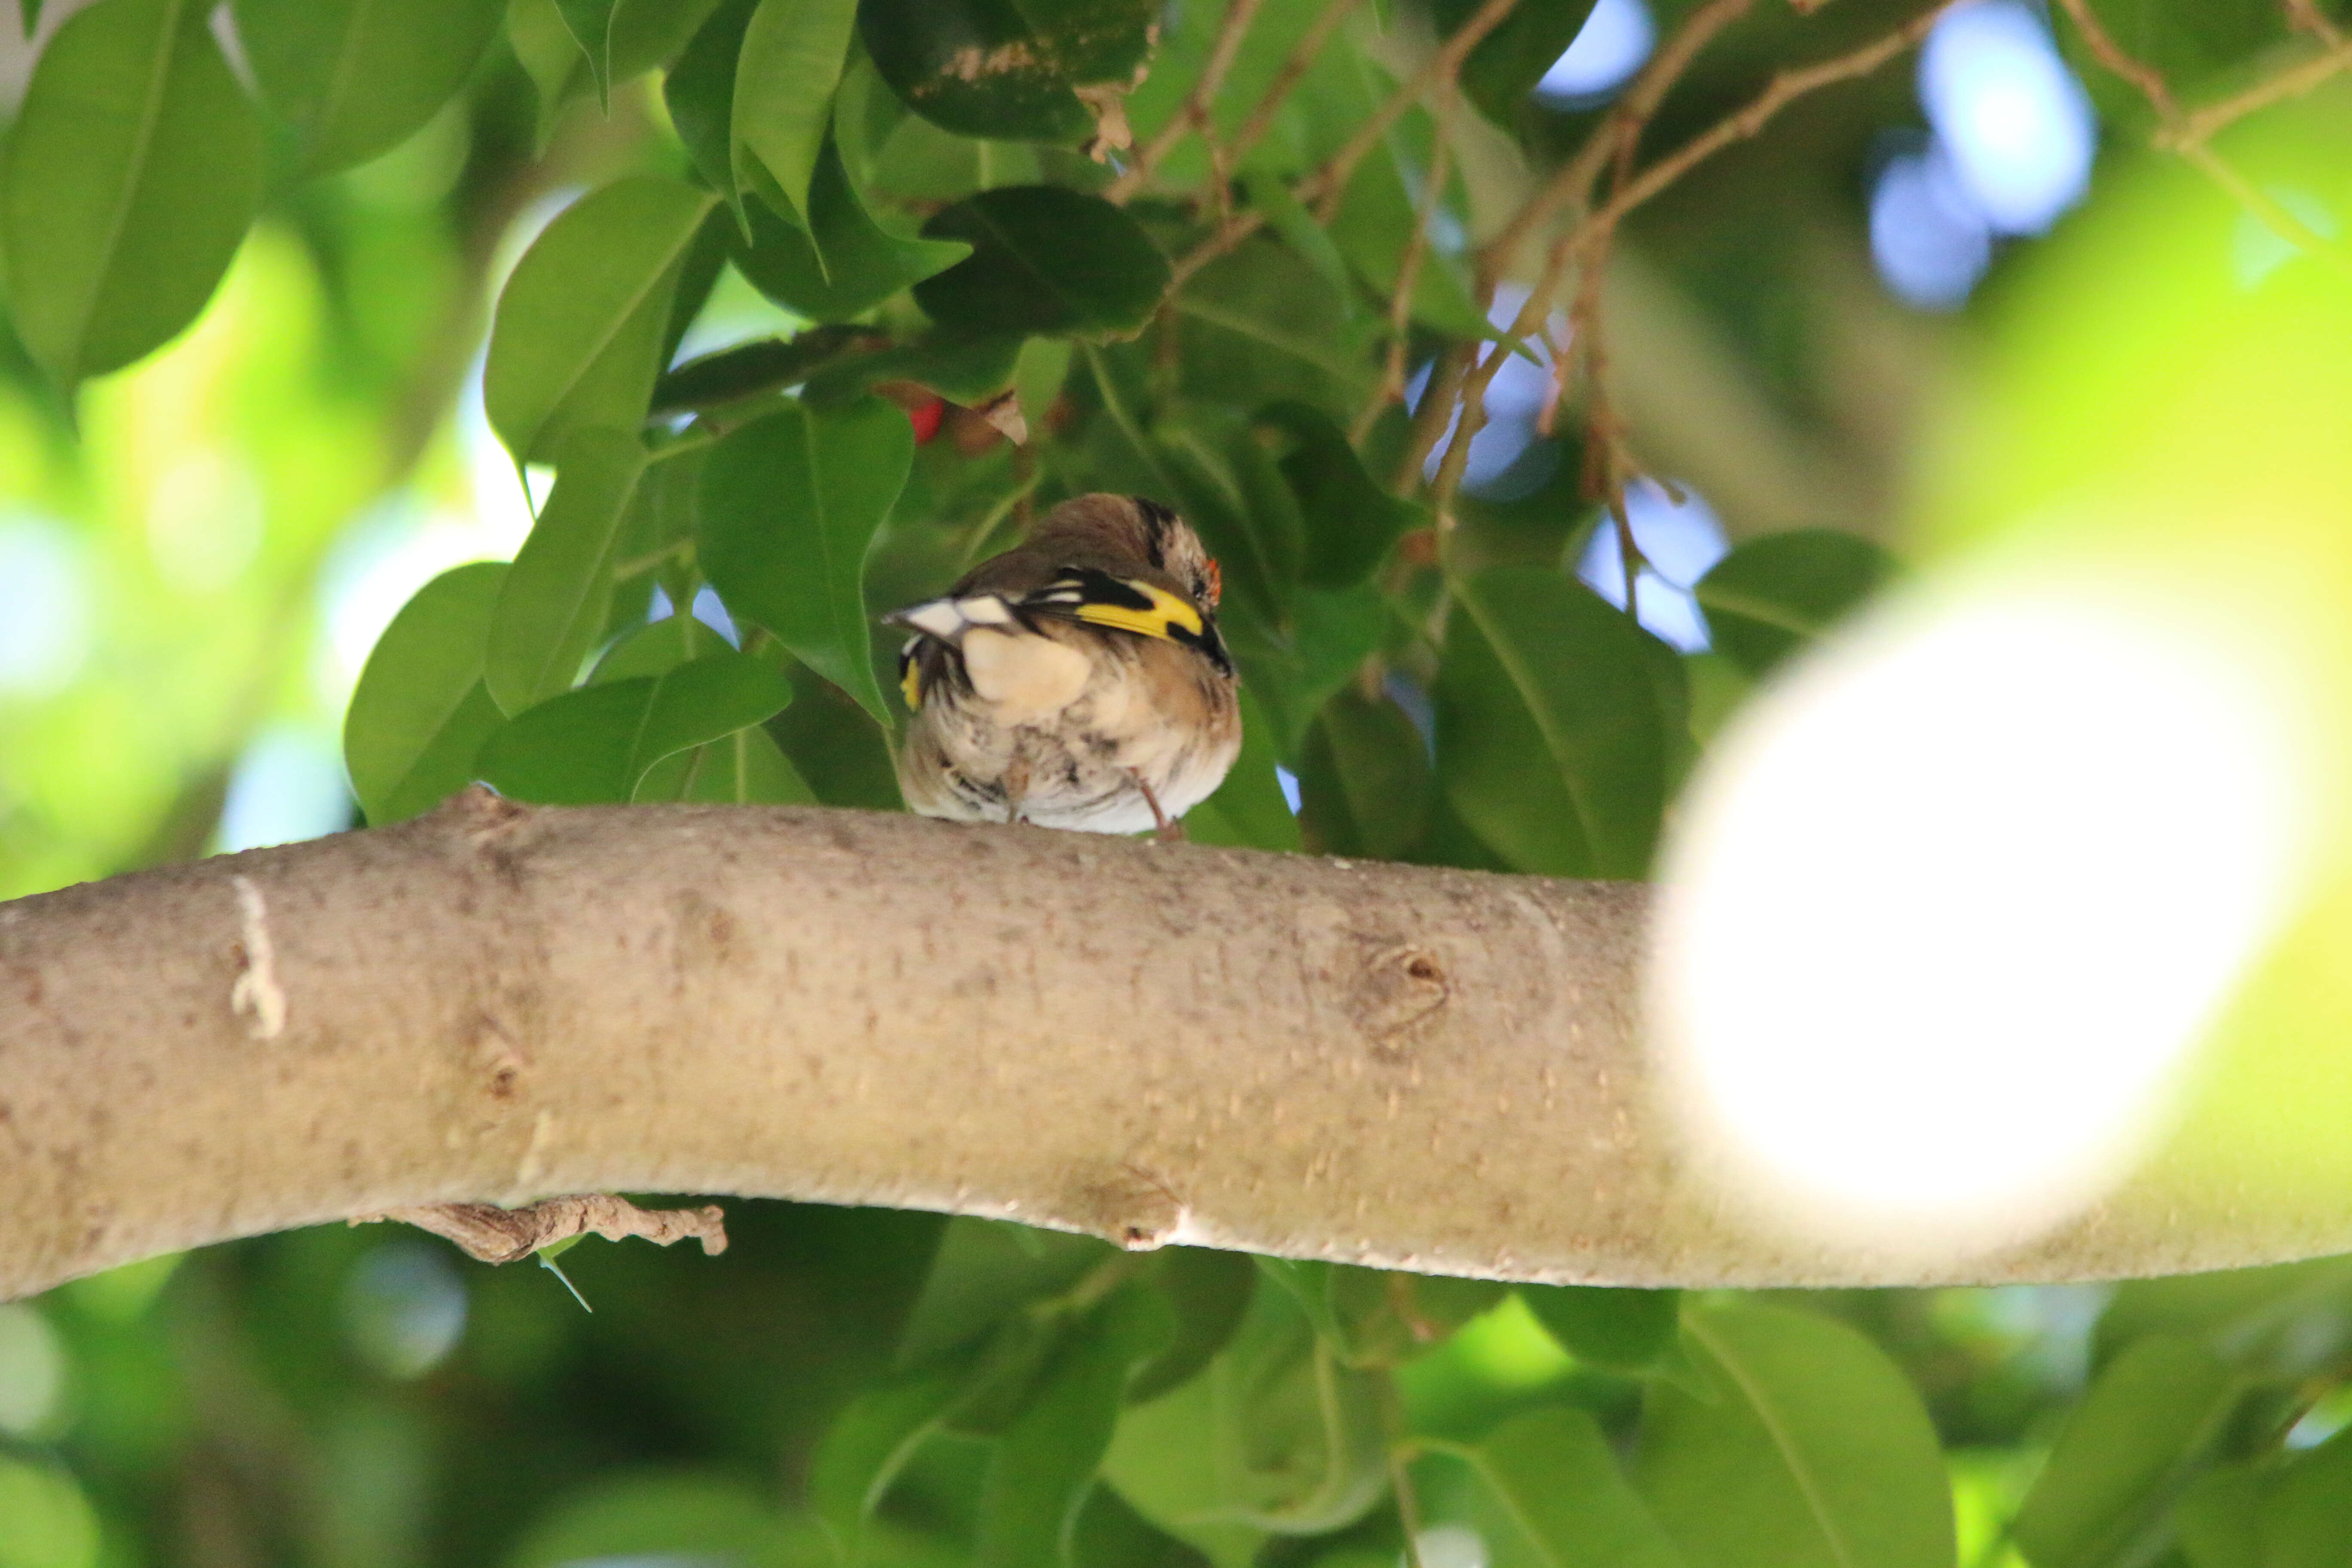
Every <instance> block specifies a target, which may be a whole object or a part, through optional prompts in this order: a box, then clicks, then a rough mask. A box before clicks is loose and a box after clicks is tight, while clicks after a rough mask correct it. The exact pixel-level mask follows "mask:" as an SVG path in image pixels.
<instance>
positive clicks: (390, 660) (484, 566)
mask: <svg viewBox="0 0 2352 1568" xmlns="http://www.w3.org/2000/svg"><path fill="white" fill-rule="evenodd" d="M506 574H507V565H506V563H504V562H503V561H478V562H476V563H474V564H472V565H470V566H459V567H456V568H453V569H452V570H450V571H447V572H444V573H443V574H441V575H439V576H438V577H436V578H434V579H433V581H431V582H430V583H427V584H425V586H424V587H422V588H419V589H418V590H417V591H416V594H415V597H413V598H411V599H410V600H409V601H408V603H407V604H406V605H403V606H402V607H401V611H400V613H399V614H398V615H396V616H394V617H393V618H392V624H391V625H390V626H386V627H385V628H384V631H383V636H382V637H378V638H377V639H376V645H375V648H374V650H373V652H371V653H370V654H369V655H368V661H367V667H366V668H364V669H362V670H361V671H360V679H359V685H358V686H357V687H355V688H353V689H352V706H351V710H350V711H349V712H348V713H347V714H345V715H344V718H343V765H344V766H345V767H346V768H347V769H349V770H350V773H351V775H352V794H353V795H357V796H358V797H359V802H360V809H361V810H362V811H363V812H364V813H366V815H367V819H368V822H369V825H370V826H375V827H382V826H384V825H386V824H387V823H394V822H399V821H402V820H404V819H405V818H407V817H411V816H416V815H417V814H418V813H420V812H424V811H428V810H430V809H432V807H433V806H435V805H438V804H439V803H440V802H441V801H443V800H446V799H447V798H448V797H449V796H450V795H455V794H456V793H457V791H459V790H461V789H463V788H465V787H466V785H467V784H469V783H471V782H472V781H473V778H474V753H475V752H478V751H480V750H481V746H482V742H483V741H485V740H486V739H488V736H489V734H490V732H491V731H494V730H496V729H497V728H498V727H499V724H500V723H502V722H504V719H503V716H502V715H501V714H500V713H499V710H498V704H496V703H494V702H492V701H491V700H490V694H489V690H488V688H487V687H485V686H484V685H483V684H482V649H483V647H484V646H485V644H486V643H487V642H488V638H489V631H490V615H491V610H492V606H494V605H496V604H497V602H498V595H499V583H500V581H501V580H502V579H503V578H504V577H505V576H506Z"/></svg>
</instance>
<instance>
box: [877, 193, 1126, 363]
mask: <svg viewBox="0 0 2352 1568" xmlns="http://www.w3.org/2000/svg"><path fill="white" fill-rule="evenodd" d="M923 233H924V234H925V235H926V236H927V237H930V238H933V239H960V240H963V241H965V242H967V243H968V244H970V245H971V247H972V251H971V256H969V257H967V258H964V259H963V260H962V261H960V262H958V263H957V264H956V265H955V266H953V267H950V268H948V269H947V270H946V271H944V272H942V273H940V275H939V276H938V277H936V278H932V279H927V280H926V281H924V282H922V283H919V284H918V285H916V287H915V301H916V303H918V304H919V305H920V306H922V308H923V309H924V310H926V311H928V312H929V314H930V316H931V319H932V320H933V321H938V322H940V324H941V325H943V326H953V327H961V328H963V329H965V330H967V331H974V332H1048V333H1054V334H1057V335H1065V336H1068V335H1075V336H1080V337H1094V338H1104V337H1125V336H1131V335H1132V334H1134V333H1136V332H1138V331H1141V330H1142V329H1143V326H1144V323H1146V322H1147V321H1150V319H1151V313H1152V312H1153V311H1154V310H1158V309H1159V308H1160V297H1161V296H1162V295H1164V294H1165V293H1166V292H1167V291H1168V280H1169V276H1170V273H1169V267H1168V258H1166V257H1164V256H1162V255H1160V249H1159V247H1157V246H1155V245H1153V244H1152V243H1151V237H1150V236H1149V235H1147V234H1145V233H1144V232H1143V228H1142V226H1140V225H1139V224H1138V223H1137V222H1136V221H1135V220H1134V219H1133V218H1131V217H1129V216H1128V215H1127V214H1126V213H1124V212H1122V211H1120V210H1119V209H1118V207H1115V206H1113V205H1110V203H1108V202H1107V201H1104V200H1103V199H1102V198H1101V197H1099V196H1089V195H1082V194H1080V193H1079V192H1076V191H1067V190H1064V189H1062V188H1061V187H1060V186H1057V185H1012V186H1007V187H1005V188H1004V189H1002V190H994V191H982V193H981V194H980V195H976V196H973V197H972V198H971V199H970V200H969V201H962V202H958V203H957V204H956V205H953V206H951V207H949V208H947V209H946V210H945V211H943V212H941V213H939V214H937V215H936V216H933V217H932V219H931V220H930V222H929V223H927V224H925V225H924V226H923Z"/></svg>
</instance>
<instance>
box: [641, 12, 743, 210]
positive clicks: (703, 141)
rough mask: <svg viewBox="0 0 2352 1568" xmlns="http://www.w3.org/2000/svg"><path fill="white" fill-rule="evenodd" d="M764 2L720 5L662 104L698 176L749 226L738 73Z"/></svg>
mask: <svg viewBox="0 0 2352 1568" xmlns="http://www.w3.org/2000/svg"><path fill="white" fill-rule="evenodd" d="M759 8H760V0H720V3H719V7H718V8H717V9H716V10H714V11H712V12H711V13H710V15H709V17H708V18H706V19H705V20H704V22H703V24H702V26H700V27H699V28H698V29H696V31H695V34H694V37H692V38H690V39H688V42H687V46H686V48H685V50H684V52H682V53H681V54H680V55H679V56H678V58H677V64H676V65H675V66H672V67H671V68H670V69H669V71H668V73H667V75H666V76H664V77H663V79H662V105H663V107H664V108H666V109H667V110H669V122H670V125H671V128H672V129H674V130H675V131H677V139H678V140H679V141H680V142H684V143H685V144H686V152H687V156H688V157H689V158H691V159H692V160H693V161H694V169H695V173H697V174H700V175H701V176H702V179H703V183H704V184H708V185H709V187H710V188H711V189H712V190H714V191H717V192H718V193H719V195H721V196H723V197H725V198H726V200H727V204H728V205H730V206H731V207H733V208H734V209H735V216H736V223H737V226H739V227H748V226H749V225H750V222H751V219H750V217H749V216H747V215H746V214H745V212H744V210H743V199H742V187H741V185H740V184H739V183H738V181H737V180H736V177H735V73H736V69H737V66H738V63H739V61H740V59H741V58H742V52H743V35H744V33H745V31H746V30H747V29H749V28H750V26H751V16H752V14H753V13H754V12H756V11H757V10H758V9H759Z"/></svg>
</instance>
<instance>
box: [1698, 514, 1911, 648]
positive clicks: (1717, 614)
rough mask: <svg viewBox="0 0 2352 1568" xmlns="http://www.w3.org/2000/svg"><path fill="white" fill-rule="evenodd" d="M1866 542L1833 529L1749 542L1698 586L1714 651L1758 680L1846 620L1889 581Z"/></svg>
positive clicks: (1881, 558)
mask: <svg viewBox="0 0 2352 1568" xmlns="http://www.w3.org/2000/svg"><path fill="white" fill-rule="evenodd" d="M1894 570H1895V563H1894V559H1893V558H1892V557H1891V556H1889V555H1888V554H1887V553H1886V552H1885V551H1884V550H1882V549H1880V548H1879V547H1878V546H1877V545H1875V544H1873V543H1871V542H1870V541H1868V540H1866V539H1863V538H1860V537H1859V536H1857V535H1854V534H1851V533H1844V532H1841V531H1838V530H1836V529H1830V528H1803V529H1793V530H1790V531H1788V532H1786V533H1768V534H1766V535H1764V536H1763V537H1762V538H1761V539H1751V540H1749V541H1748V542H1746V543H1744V544H1742V545H1740V546H1739V548H1738V549H1737V550H1734V551H1733V552H1731V553H1730V554H1728V555H1727V556H1725V557H1724V558H1723V559H1722V560H1720V561H1718V562H1717V563H1715V565H1714V566H1713V567H1712V568H1711V569H1710V570H1709V571H1708V572H1707V574H1706V576H1704V577H1701V578H1700V579H1699V580H1698V584H1697V589H1696V592H1697V595H1698V603H1699V608H1700V609H1701V610H1703V611H1705V612H1706V625H1707V630H1708V631H1709V632H1710V633H1711V634H1712V635H1713V637H1714V642H1715V647H1716V648H1717V651H1718V652H1720V653H1722V654H1724V655H1726V656H1727V657H1728V658H1730V659H1731V660H1732V661H1733V662H1734V663H1736V664H1738V666H1739V667H1740V668H1742V669H1744V670H1746V671H1747V672H1748V674H1749V675H1751V676H1752V675H1761V674H1763V673H1764V671H1765V670H1767V669H1769V668H1771V667H1772V666H1773V665H1775V664H1778V663H1779V662H1780V660H1781V659H1783V658H1787V657H1788V656H1789V655H1790V653H1793V652H1794V651H1796V649H1797V648H1798V647H1801V646H1802V645H1803V644H1804V643H1806V642H1809V641H1811V639H1812V638H1814V637H1819V636H1820V635H1821V634H1822V632H1823V631H1825V630H1827V629H1828V628H1829V626H1830V625H1831V624H1832V622H1834V621H1836V620H1837V619H1838V618H1839V617H1840V616H1844V615H1847V614H1849V613H1851V612H1852V611H1853V608H1854V607H1855V606H1856V605H1860V604H1861V603H1862V602H1863V600H1864V599H1866V598H1868V597H1869V596H1870V594H1871V591H1872V590H1873V589H1874V588H1876V587H1877V586H1878V585H1879V584H1882V583H1884V582H1885V581H1886V579H1887V578H1888V577H1889V576H1891V575H1892V574H1894Z"/></svg>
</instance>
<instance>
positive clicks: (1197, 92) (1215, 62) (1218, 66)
mask: <svg viewBox="0 0 2352 1568" xmlns="http://www.w3.org/2000/svg"><path fill="white" fill-rule="evenodd" d="M1264 3H1265V0H1226V5H1225V15H1224V19H1223V21H1221V22H1219V23H1218V24H1217V37H1216V41H1215V42H1214V43H1213V44H1212V45H1210V46H1209V58H1208V62H1207V63H1206V64H1205V65H1203V66H1202V68H1201V74H1200V75H1199V76H1197V77H1195V78H1194V79H1193V80H1192V91H1191V92H1189V93H1187V94H1185V96H1184V105H1183V107H1182V108H1181V109H1180V110H1177V111H1176V113H1175V114H1174V115H1173V116H1171V118H1170V120H1169V121H1168V123H1167V124H1165V125H1163V126H1161V127H1160V131H1159V133H1158V134H1157V135H1155V136H1153V137H1152V138H1151V140H1150V142H1146V143H1144V145H1143V146H1142V147H1141V148H1140V149H1139V151H1138V152H1137V153H1136V154H1135V162H1134V163H1133V164H1131V165H1130V166H1129V168H1128V171H1127V172H1126V173H1125V174H1121V175H1120V176H1119V177H1118V179H1116V180H1113V181H1112V182H1111V183H1110V184H1109V185H1108V187H1107V188H1106V189H1105V190H1104V191H1103V195H1105V196H1107V197H1108V198H1109V199H1110V200H1112V201H1114V202H1118V203H1120V204H1122V205H1123V204H1125V202H1126V201H1127V199H1128V198H1129V197H1130V196H1132V195H1135V193H1136V192H1138V191H1139V190H1141V189H1142V188H1143V187H1144V186H1145V185H1146V184H1150V180H1151V174H1152V171H1153V170H1155V169H1157V168H1158V167H1159V166H1160V160H1161V159H1163V158H1165V157H1167V156H1168V154H1169V153H1170V152H1171V151H1172V150H1173V149H1174V148H1175V145H1176V143H1177V142H1181V141H1182V140H1183V139H1184V133H1185V132H1187V131H1192V130H1196V129H1197V130H1199V131H1202V132H1206V131H1207V130H1208V129H1209V126H1210V123H1211V119H1210V116H1211V111H1212V110H1213V108H1214V106H1215V104H1216V100H1217V89H1220V88H1222V87H1223V86H1224V85H1225V73H1226V72H1228V71H1230V70H1232V69H1233V68H1234V58H1236V57H1238V56H1239V55H1240V53H1241V48H1242V41H1243V40H1244V38H1246V37H1248V36H1249V30H1250V24H1251V23H1252V22H1254V21H1255V20H1256V19H1257V13H1258V7H1259V6H1260V5H1263V4H1264ZM1218 183H1219V184H1223V172H1222V171H1220V172H1219V173H1218Z"/></svg>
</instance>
